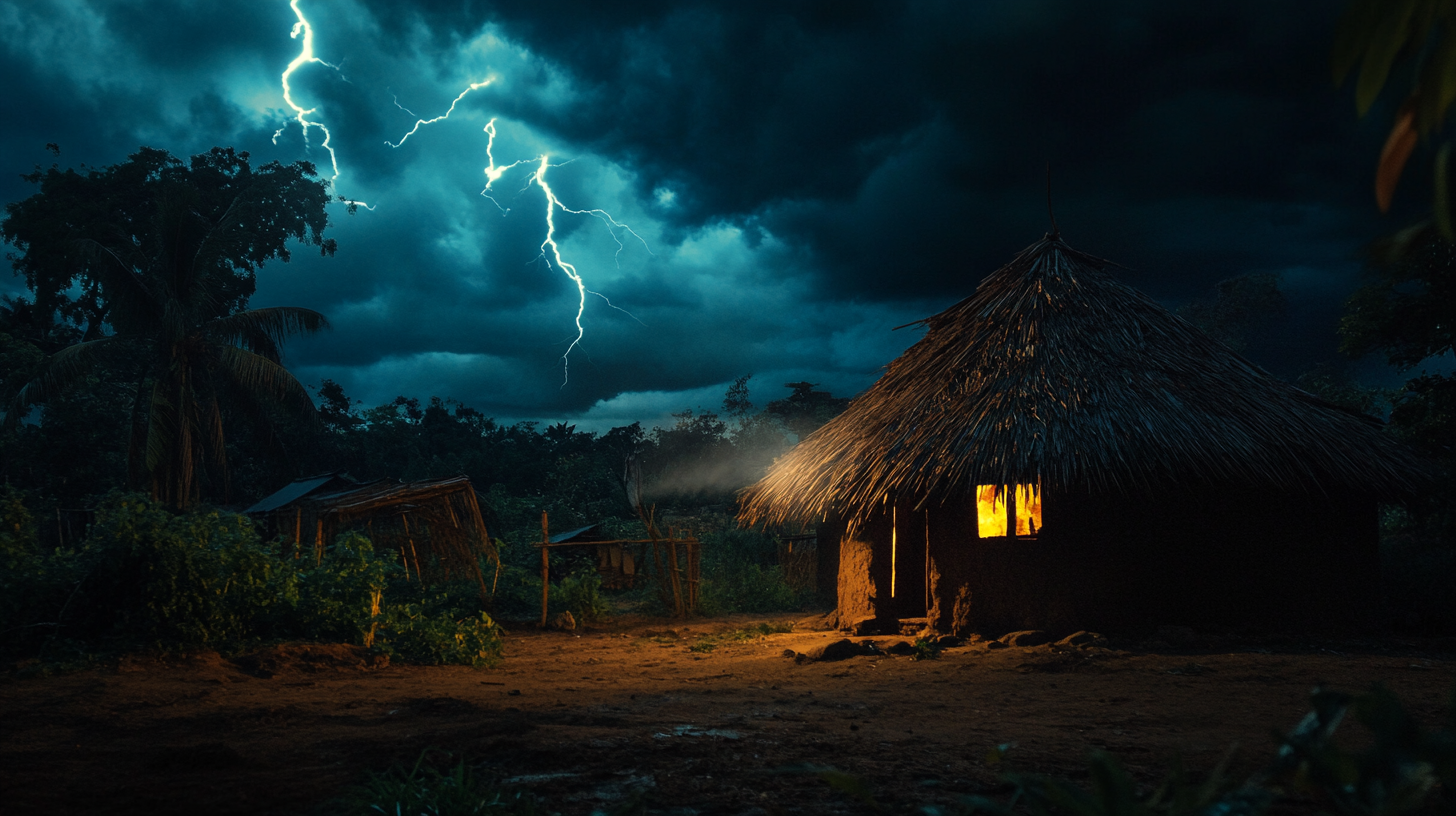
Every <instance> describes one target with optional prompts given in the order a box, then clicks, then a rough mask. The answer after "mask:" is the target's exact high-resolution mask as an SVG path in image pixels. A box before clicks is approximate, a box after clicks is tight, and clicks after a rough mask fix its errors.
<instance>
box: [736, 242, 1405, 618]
mask: <svg viewBox="0 0 1456 816" xmlns="http://www.w3.org/2000/svg"><path fill="white" fill-rule="evenodd" d="M1111 265H1112V264H1110V262H1108V261H1104V260H1101V259H1098V258H1094V257H1092V256H1090V255H1086V254H1083V253H1081V252H1078V251H1076V250H1074V249H1072V248H1071V247H1069V246H1067V244H1066V243H1064V242H1063V241H1062V240H1061V238H1060V236H1059V235H1057V234H1055V233H1052V234H1048V235H1047V236H1045V237H1044V238H1043V239H1042V240H1040V241H1038V242H1036V243H1034V244H1032V245H1031V246H1030V247H1028V248H1026V249H1025V250H1023V251H1022V252H1021V253H1020V254H1018V255H1017V256H1016V257H1015V258H1014V259H1013V260H1012V261H1011V262H1010V263H1009V264H1007V265H1006V266H1004V267H1002V268H1001V269H999V270H997V271H995V272H994V273H992V274H991V275H990V276H988V277H987V278H986V279H985V280H984V281H983V282H982V283H981V284H980V286H979V287H977V289H976V292H975V294H973V295H971V296H970V297H968V298H966V299H965V300H962V301H961V302H959V303H957V304H955V305H954V306H952V307H950V308H949V309H946V310H945V311H943V312H941V313H939V314H937V315H934V316H932V317H929V318H926V319H925V320H923V321H920V322H921V323H923V324H924V325H925V326H926V328H927V332H926V334H925V336H924V337H923V338H922V339H921V340H920V341H919V342H917V343H916V344H915V345H914V346H912V347H911V348H910V349H909V350H907V351H906V352H905V353H904V354H903V355H902V356H901V357H900V358H899V359H897V360H895V361H894V362H892V363H891V364H890V365H889V366H888V368H887V370H886V372H885V374H884V376H883V377H882V378H881V379H880V380H879V381H878V382H877V383H876V384H875V385H874V386H872V387H871V388H870V389H869V390H868V391H866V392H865V393H864V394H863V395H861V396H859V397H858V398H856V399H855V400H854V401H853V403H852V404H851V405H850V406H849V408H848V409H847V410H846V411H845V412H844V413H843V414H841V415H840V416H839V417H837V418H835V419H834V420H832V421H830V422H829V423H828V424H826V425H825V426H824V427H822V428H821V429H819V430H818V431H816V432H815V433H813V434H812V435H810V436H809V437H808V438H806V439H805V440H804V441H803V442H801V443H800V444H799V445H798V446H797V447H795V448H794V449H793V450H791V451H790V452H789V453H788V454H786V455H785V456H783V457H782V458H780V459H779V460H778V461H777V462H776V463H775V464H774V466H773V468H772V469H771V470H770V471H769V473H768V475H767V476H765V478H764V479H763V480H761V481H760V482H758V483H757V484H755V485H753V486H752V487H750V488H748V489H747V490H746V491H745V492H744V494H743V496H742V505H741V506H742V510H741V513H740V518H741V520H742V521H743V522H745V523H765V522H767V523H784V522H791V521H804V520H815V521H819V522H820V536H819V548H820V553H821V560H820V565H821V571H820V585H821V586H826V585H828V586H831V587H834V588H835V591H834V592H833V599H834V602H835V604H836V607H837V609H838V615H839V619H840V622H841V624H842V625H850V624H855V625H865V624H867V623H868V624H870V625H881V624H884V625H893V624H894V623H895V622H896V621H898V620H901V619H905V618H919V617H922V616H924V617H926V618H928V623H929V625H930V626H932V627H933V628H935V629H937V630H940V631H949V632H956V633H963V632H967V631H981V632H992V631H996V630H999V631H1003V632H1004V631H1009V630H1014V629H1024V628H1043V629H1061V630H1072V629H1076V628H1091V627H1103V628H1111V627H1120V626H1121V627H1127V626H1139V625H1161V624H1175V625H1189V626H1242V625H1257V626H1265V625H1270V624H1273V625H1276V626H1279V625H1286V624H1289V625H1307V624H1321V623H1334V622H1339V621H1346V620H1348V619H1349V618H1350V617H1352V616H1358V615H1360V614H1361V613H1362V612H1363V611H1365V610H1368V609H1370V607H1371V604H1372V602H1373V601H1374V600H1375V599H1376V598H1377V595H1378V581H1377V577H1376V576H1377V575H1378V568H1379V564H1378V556H1377V544H1378V539H1377V534H1378V530H1377V504H1378V503H1379V502H1380V501H1382V500H1394V499H1399V498H1401V497H1404V496H1408V495H1410V494H1411V492H1412V491H1414V490H1416V489H1417V488H1418V486H1419V485H1420V483H1421V482H1422V480H1423V466H1422V464H1421V463H1420V462H1419V461H1418V459H1417V458H1416V457H1415V455H1414V454H1413V453H1411V452H1410V451H1409V450H1408V449H1406V448H1405V447H1404V446H1402V445H1401V444H1399V443H1398V442H1397V441H1396V440H1394V439H1393V438H1391V437H1390V436H1388V435H1387V434H1385V433H1383V432H1382V431H1381V427H1380V422H1379V421H1378V420H1376V419H1374V418H1372V417H1368V416H1363V415H1360V414H1357V413H1354V412H1351V411H1348V410H1345V409H1343V408H1340V407H1338V406H1336V405H1333V404H1331V403H1329V402H1326V401H1324V400H1322V399H1320V398H1318V397H1315V396H1313V395H1311V394H1308V393H1306V392H1304V391H1302V390H1300V389H1298V388H1295V387H1293V386H1290V385H1288V384H1286V383H1283V382H1281V381H1279V380H1277V379H1275V378H1274V377H1272V376H1270V375H1269V374H1268V373H1266V372H1264V371H1263V370H1261V369H1260V368H1258V367H1257V366H1255V365H1254V364H1252V363H1250V362H1249V361H1248V360H1246V359H1244V358H1243V357H1241V356H1239V355H1238V354H1236V353H1234V352H1233V351H1231V350H1229V349H1228V348H1227V347H1225V346H1223V345H1222V344H1220V343H1218V342H1217V341H1215V340H1213V339H1212V338H1210V337H1209V336H1208V335H1206V334H1205V333H1204V332H1202V331H1200V330H1199V329H1197V328H1196V327H1194V326H1193V325H1191V324H1190V323H1188V322H1186V321H1184V320H1183V319H1181V318H1179V317H1178V316H1176V315H1174V314H1173V313H1172V312H1170V311H1169V310H1167V309H1165V308H1164V307H1162V306H1161V305H1159V304H1158V303H1157V302H1155V301H1154V300H1152V299H1151V298H1149V297H1147V296H1146V295H1143V294H1142V293H1140V292H1137V291H1135V290H1134V289H1132V288H1130V287H1128V286H1126V285H1125V284H1123V283H1120V282H1119V281H1118V280H1116V279H1115V278H1114V277H1113V275H1112V274H1110V273H1109V271H1108V267H1109V266H1111Z"/></svg>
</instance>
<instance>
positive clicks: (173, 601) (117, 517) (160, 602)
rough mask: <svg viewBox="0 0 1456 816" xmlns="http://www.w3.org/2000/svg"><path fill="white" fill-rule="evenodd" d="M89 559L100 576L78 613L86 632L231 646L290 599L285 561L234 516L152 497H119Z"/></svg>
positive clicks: (88, 550)
mask: <svg viewBox="0 0 1456 816" xmlns="http://www.w3.org/2000/svg"><path fill="white" fill-rule="evenodd" d="M82 560H83V561H85V562H87V566H88V575H93V576H94V578H95V580H93V581H91V582H90V586H89V587H88V588H86V596H87V597H86V601H87V603H86V605H85V608H84V609H83V610H79V612H80V614H78V620H77V623H78V624H79V625H80V628H81V630H82V632H83V633H84V634H89V635H100V634H105V633H106V630H108V629H110V630H113V631H116V632H118V633H121V634H123V635H126V636H130V637H131V638H133V639H138V640H142V641H145V642H150V643H153V644H156V645H166V646H178V647H183V648H199V647H211V648H223V647H227V646H231V645H237V644H240V643H242V642H245V641H248V640H251V639H255V638H257V637H258V636H259V635H260V634H261V633H260V631H259V630H260V629H261V628H263V626H262V624H263V622H264V620H265V619H266V618H268V617H269V616H270V615H272V614H274V613H276V612H278V611H279V610H277V609H275V604H276V603H280V602H281V603H287V594H286V593H284V594H283V595H282V596H281V597H280V593H279V592H278V591H277V590H278V587H277V581H278V578H279V572H280V568H282V567H283V566H284V565H283V564H281V563H280V562H279V560H278V559H277V558H276V557H274V556H273V554H272V552H271V551H270V550H269V548H268V547H266V546H264V545H263V544H262V542H261V541H260V540H259V539H258V535H257V533H256V532H255V531H254V529H253V525H252V523H251V522H249V521H248V519H246V518H245V517H243V516H240V515H238V514H236V513H223V512H220V511H216V510H212V511H200V512H194V513H189V514H186V515H181V516H174V515H172V514H171V513H170V512H168V511H167V510H166V508H164V507H163V506H162V505H160V504H158V503H156V502H153V501H151V500H150V499H148V498H146V497H144V496H139V495H135V494H113V495H111V496H109V497H108V498H107V499H106V500H105V501H104V502H103V503H102V505H101V507H100V508H99V509H98V510H97V513H96V523H95V524H94V525H93V526H92V530H91V534H90V536H88V538H87V541H86V545H85V548H84V550H83V554H82ZM78 589H79V587H78Z"/></svg>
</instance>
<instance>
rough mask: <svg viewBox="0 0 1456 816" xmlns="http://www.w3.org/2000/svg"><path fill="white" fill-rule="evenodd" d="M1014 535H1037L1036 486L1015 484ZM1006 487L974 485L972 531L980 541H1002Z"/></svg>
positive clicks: (1038, 495) (1038, 501) (1038, 502)
mask: <svg viewBox="0 0 1456 816" xmlns="http://www.w3.org/2000/svg"><path fill="white" fill-rule="evenodd" d="M1015 487H1016V504H1015V505H1014V506H1013V507H1014V509H1015V511H1016V532H1015V535H1019V536H1034V535H1036V534H1037V533H1040V532H1041V490H1040V489H1039V488H1038V486H1037V485H1030V484H1027V485H1016V486H1015ZM1010 493H1011V491H1010V490H1009V489H1008V488H1007V486H1006V485H976V532H977V534H978V535H980V537H981V538H1003V537H1005V536H1006V535H1007V528H1008V527H1009V526H1010V525H1009V522H1008V519H1007V516H1008V515H1009V514H1008V513H1007V512H1006V511H1007V507H1006V498H1007V496H1008V495H1009V494H1010Z"/></svg>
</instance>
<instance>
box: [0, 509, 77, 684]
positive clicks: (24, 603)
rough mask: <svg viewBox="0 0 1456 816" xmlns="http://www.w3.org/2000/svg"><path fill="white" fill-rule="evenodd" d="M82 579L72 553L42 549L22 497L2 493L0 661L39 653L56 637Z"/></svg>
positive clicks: (0, 528) (0, 524)
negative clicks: (69, 602) (62, 617)
mask: <svg viewBox="0 0 1456 816" xmlns="http://www.w3.org/2000/svg"><path fill="white" fill-rule="evenodd" d="M84 574H85V571H84V569H83V568H82V565H81V564H80V561H79V559H78V557H77V554H76V552H75V551H73V550H50V551H47V550H44V549H42V548H41V546H40V542H39V540H38V538H37V536H36V524H35V517H34V516H33V515H31V513H30V510H29V509H27V508H26V506H25V499H24V496H23V495H22V494H21V492H20V491H19V490H16V489H15V488H14V487H11V486H7V487H6V488H5V491H4V493H3V494H0V657H5V658H8V657H14V656H20V655H24V654H35V653H37V652H38V651H39V650H40V649H41V648H42V646H43V645H44V644H46V643H49V642H51V641H52V640H53V639H54V638H55V636H56V635H57V634H58V631H59V628H60V625H59V618H60V616H61V614H62V613H63V612H65V611H66V609H67V603H68V601H69V600H70V599H71V597H72V595H73V592H74V588H75V587H76V586H77V584H78V582H79V581H80V580H81V578H82V577H83V575H84Z"/></svg>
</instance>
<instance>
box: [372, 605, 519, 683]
mask: <svg viewBox="0 0 1456 816" xmlns="http://www.w3.org/2000/svg"><path fill="white" fill-rule="evenodd" d="M377 645H378V646H379V648H380V649H381V650H383V651H384V652H386V653H388V654H390V655H392V656H396V657H399V658H402V659H404V660H405V661H407V662H410V663H425V664H430V665H442V664H450V665H461V666H473V667H475V668H483V667H486V666H494V665H496V664H497V663H499V662H500V656H501V652H502V650H503V648H504V641H503V640H502V638H501V630H500V627H499V626H497V625H496V623H495V621H493V620H491V619H490V616H489V615H487V614H486V613H484V612H477V613H475V615H473V616H467V617H464V618H459V619H457V618H456V617H455V616H454V615H452V614H450V613H449V612H444V613H440V612H437V613H434V614H430V613H428V612H427V611H426V610H425V607H424V605H422V604H402V605H400V606H396V607H392V608H390V609H389V610H388V613H387V622H386V624H385V626H384V629H383V631H382V633H381V634H380V638H379V640H378V644H377Z"/></svg>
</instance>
